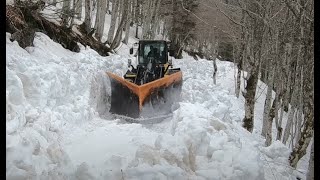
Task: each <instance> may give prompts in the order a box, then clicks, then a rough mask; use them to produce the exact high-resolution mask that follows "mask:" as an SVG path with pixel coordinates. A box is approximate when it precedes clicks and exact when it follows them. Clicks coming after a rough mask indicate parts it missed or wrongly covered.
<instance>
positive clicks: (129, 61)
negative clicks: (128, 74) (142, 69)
mask: <svg viewBox="0 0 320 180" xmlns="http://www.w3.org/2000/svg"><path fill="white" fill-rule="evenodd" d="M130 66H131V59H128V67H130Z"/></svg>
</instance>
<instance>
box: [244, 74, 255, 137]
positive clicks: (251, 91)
mask: <svg viewBox="0 0 320 180" xmlns="http://www.w3.org/2000/svg"><path fill="white" fill-rule="evenodd" d="M258 73H259V72H258V69H257V68H255V69H253V71H252V73H251V75H250V77H249V79H248V82H247V86H246V92H245V93H243V96H244V97H245V117H244V119H243V125H242V126H243V127H244V128H246V129H247V130H248V131H249V132H252V130H253V122H254V104H255V96H256V88H257V84H258Z"/></svg>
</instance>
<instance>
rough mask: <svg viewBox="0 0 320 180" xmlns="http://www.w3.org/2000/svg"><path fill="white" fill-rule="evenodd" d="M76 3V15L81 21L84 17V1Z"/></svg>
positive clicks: (78, 0) (80, 0)
mask: <svg viewBox="0 0 320 180" xmlns="http://www.w3.org/2000/svg"><path fill="white" fill-rule="evenodd" d="M75 1H76V8H75V13H76V15H77V18H78V19H79V20H81V16H82V0H75Z"/></svg>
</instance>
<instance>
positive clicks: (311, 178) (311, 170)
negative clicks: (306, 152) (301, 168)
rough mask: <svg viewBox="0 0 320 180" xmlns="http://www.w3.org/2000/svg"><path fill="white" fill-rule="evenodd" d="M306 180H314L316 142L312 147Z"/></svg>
mask: <svg viewBox="0 0 320 180" xmlns="http://www.w3.org/2000/svg"><path fill="white" fill-rule="evenodd" d="M306 180H314V140H313V142H312V146H311V152H310V159H309V167H308V173H307V178H306Z"/></svg>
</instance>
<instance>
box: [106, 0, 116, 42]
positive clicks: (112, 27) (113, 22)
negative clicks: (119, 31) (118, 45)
mask: <svg viewBox="0 0 320 180" xmlns="http://www.w3.org/2000/svg"><path fill="white" fill-rule="evenodd" d="M118 3H119V0H113V2H112V12H111V24H110V28H109V32H108V39H107V41H106V43H108V44H111V43H112V41H113V35H114V31H115V29H116V22H117V16H118Z"/></svg>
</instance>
